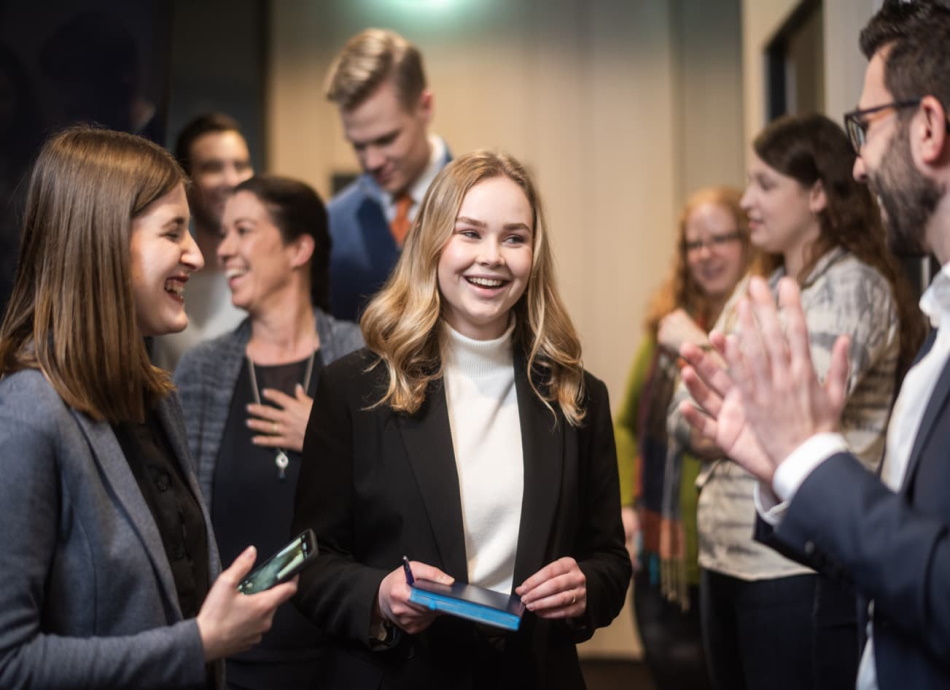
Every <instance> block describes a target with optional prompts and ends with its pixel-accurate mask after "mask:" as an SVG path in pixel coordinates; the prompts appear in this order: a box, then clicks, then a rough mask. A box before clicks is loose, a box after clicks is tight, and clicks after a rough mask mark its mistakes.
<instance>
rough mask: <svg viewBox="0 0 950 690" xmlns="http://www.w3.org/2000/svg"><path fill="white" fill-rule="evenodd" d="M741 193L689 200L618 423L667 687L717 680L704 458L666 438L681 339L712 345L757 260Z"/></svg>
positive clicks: (641, 625)
mask: <svg viewBox="0 0 950 690" xmlns="http://www.w3.org/2000/svg"><path fill="white" fill-rule="evenodd" d="M740 197H741V192H740V191H739V190H737V189H733V188H731V187H709V188H706V189H701V190H699V191H697V192H695V193H694V194H693V195H692V196H690V198H689V199H688V200H687V201H686V204H685V206H684V207H683V210H682V212H681V213H680V218H679V234H678V238H677V252H676V259H675V262H674V266H673V271H672V275H671V276H670V277H669V279H668V280H667V281H666V282H665V283H664V284H663V285H662V286H661V287H660V289H659V290H658V291H657V292H656V294H655V295H654V297H653V300H652V303H651V304H650V308H649V313H648V316H647V320H646V333H645V335H644V337H643V340H642V341H641V343H640V347H639V349H638V350H637V354H636V356H635V357H634V361H633V368H632V369H631V371H630V376H629V378H628V381H627V389H626V396H625V398H624V401H623V406H622V407H621V410H620V413H619V414H618V416H617V418H616V421H615V423H614V434H615V436H616V439H617V460H618V467H619V470H620V477H621V484H620V490H621V498H622V501H623V503H622V505H623V508H622V511H623V512H622V514H623V522H624V531H625V533H626V539H627V548H628V550H629V551H630V556H631V559H632V561H633V563H634V566H635V567H636V568H637V571H636V573H635V576H634V577H635V579H634V583H635V586H634V590H633V596H634V609H635V612H636V620H637V624H638V629H639V633H640V639H641V640H643V646H644V651H645V655H646V661H647V664H648V665H649V668H650V673H651V675H652V676H653V682H654V684H655V685H656V687H657V688H658V689H659V690H664V689H666V688H670V689H675V688H693V689H695V690H701V689H702V688H706V687H709V680H708V675H707V673H706V664H705V660H704V657H703V649H702V636H701V634H700V627H699V566H698V565H697V562H696V551H697V545H696V488H695V480H696V476H697V475H698V473H699V468H700V463H699V461H698V460H697V459H696V458H695V457H694V456H692V455H689V454H686V453H683V449H682V447H681V446H680V445H679V444H677V443H676V442H675V440H672V439H669V438H668V436H667V432H666V415H667V409H668V407H669V404H670V400H671V398H672V396H673V392H674V389H675V386H676V382H677V380H678V375H679V368H678V366H677V354H676V353H677V350H678V348H679V345H681V344H682V343H683V342H684V341H686V340H688V341H690V342H695V343H704V342H708V341H707V339H706V332H707V330H708V329H709V328H710V327H711V326H712V324H713V323H714V322H715V320H716V318H717V317H718V316H719V312H720V311H721V310H722V307H723V305H724V304H725V302H726V300H727V299H728V298H729V295H731V294H732V291H733V289H734V288H735V286H736V284H737V283H738V282H739V281H740V280H741V279H742V277H743V275H744V274H745V272H746V269H747V267H748V266H749V262H750V258H751V256H752V254H753V250H752V249H751V247H750V245H749V225H748V221H747V219H746V214H745V212H744V211H743V210H742V208H741V207H740V206H739V199H740ZM671 441H672V442H671Z"/></svg>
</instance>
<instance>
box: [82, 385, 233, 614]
mask: <svg viewBox="0 0 950 690" xmlns="http://www.w3.org/2000/svg"><path fill="white" fill-rule="evenodd" d="M176 411H177V405H176V404H175V403H173V402H172V399H171V397H168V398H165V399H164V400H162V401H160V402H159V403H158V405H157V407H156V412H157V414H158V418H159V420H161V423H162V425H163V426H164V427H165V430H166V432H167V435H168V440H169V443H170V444H171V447H172V450H173V451H174V453H175V456H176V458H177V459H178V462H179V464H180V465H181V466H182V468H183V469H184V470H185V472H184V474H185V476H186V478H187V481H188V486H189V488H190V489H191V492H192V493H193V494H194V495H195V496H196V497H198V496H199V495H200V492H199V489H198V485H197V482H196V481H195V478H194V473H193V472H191V471H190V466H189V464H188V449H187V447H186V444H185V435H184V421H183V420H182V418H181V415H180V414H175V412H176ZM70 412H71V413H72V415H73V417H75V418H76V421H77V422H78V423H79V427H80V428H81V429H82V431H83V434H84V435H85V436H86V438H87V439H88V441H89V446H90V449H91V450H92V457H93V460H94V461H95V462H96V464H97V465H98V466H99V467H100V468H101V470H102V475H103V477H104V478H105V480H106V481H107V482H108V483H109V485H110V486H111V488H112V490H113V492H114V494H115V496H116V498H117V500H118V502H119V503H120V504H121V506H122V508H123V509H124V511H125V513H126V514H127V515H128V516H129V520H130V522H131V523H132V526H133V528H134V530H135V532H136V534H137V535H138V537H139V539H141V540H142V543H143V544H144V546H145V551H146V553H148V556H149V559H150V560H151V561H152V566H153V568H154V570H155V576H156V577H157V578H158V581H159V582H160V583H161V587H162V592H163V593H164V595H165V598H166V605H167V606H168V607H169V609H170V610H171V611H172V612H173V614H174V617H175V618H176V619H177V620H181V618H182V614H181V608H180V607H179V605H178V593H177V591H176V589H175V579H174V576H173V575H172V571H171V566H170V565H169V563H168V557H167V556H166V555H165V547H164V546H163V544H162V537H161V535H160V534H159V531H158V527H157V526H156V524H155V519H154V518H153V517H152V513H151V511H150V510H149V507H148V504H147V503H146V502H145V498H144V497H143V496H142V491H141V489H139V485H138V483H137V482H136V480H135V476H134V475H133V474H132V470H131V469H130V468H129V463H128V462H127V461H126V459H125V455H124V454H123V453H122V448H121V446H120V445H119V441H118V440H117V439H116V437H115V433H114V432H113V431H112V427H111V425H110V424H109V423H108V422H96V421H93V420H92V419H91V418H90V417H88V416H87V415H85V414H84V413H82V412H78V411H76V410H74V409H72V408H70ZM198 502H199V505H201V509H202V514H203V515H204V518H205V526H206V529H207V530H208V543H209V544H210V545H211V554H210V576H211V580H212V581H214V579H215V578H216V577H217V574H218V571H219V570H220V568H219V566H218V562H217V561H218V558H217V549H215V548H214V546H213V544H214V536H213V534H212V532H211V529H210V527H209V526H208V525H209V523H208V516H207V511H206V510H205V508H204V504H203V502H202V501H201V500H200V499H199V501H198Z"/></svg>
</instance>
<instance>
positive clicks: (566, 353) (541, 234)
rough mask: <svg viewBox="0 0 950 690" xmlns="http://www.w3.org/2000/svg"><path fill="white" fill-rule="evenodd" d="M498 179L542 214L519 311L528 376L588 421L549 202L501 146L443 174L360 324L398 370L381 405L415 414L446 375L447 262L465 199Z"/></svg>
mask: <svg viewBox="0 0 950 690" xmlns="http://www.w3.org/2000/svg"><path fill="white" fill-rule="evenodd" d="M495 177H507V178H508V179H510V180H512V181H513V182H514V183H515V184H517V185H518V186H519V187H521V189H522V190H523V191H524V193H525V196H526V197H527V199H528V202H529V203H530V205H531V208H532V210H533V212H534V219H533V221H534V227H533V228H532V230H533V232H532V242H533V246H532V250H533V261H532V266H531V274H530V277H529V279H528V286H527V289H526V290H525V292H524V294H523V295H522V296H521V298H520V299H519V300H518V302H517V303H516V304H515V306H514V307H512V311H513V312H514V316H515V322H516V326H515V331H514V335H513V340H514V344H515V349H516V352H517V351H520V352H522V353H523V354H524V355H525V356H526V359H527V362H526V370H527V372H528V379H529V382H530V385H531V388H532V390H533V391H534V392H535V394H536V395H537V396H538V398H540V399H541V400H542V401H543V402H544V403H545V405H547V406H548V408H549V409H551V410H552V412H553V411H554V408H553V405H555V404H556V405H558V406H559V407H560V409H561V412H562V413H563V414H564V416H565V417H566V418H567V420H568V422H569V423H570V424H572V425H575V426H576V425H578V424H579V423H580V422H581V420H582V419H583V418H584V409H583V405H582V400H583V396H584V383H583V382H584V371H583V367H582V364H581V345H580V340H579V339H578V337H577V334H576V332H575V330H574V325H573V324H572V323H571V319H570V317H569V316H568V314H567V310H566V309H565V308H564V303H563V302H562V300H561V297H560V295H559V293H558V290H557V286H556V284H555V279H554V263H553V260H552V258H551V250H550V246H549V242H548V238H547V229H546V226H545V223H544V216H543V211H542V208H541V200H540V198H539V197H538V194H537V192H536V190H535V187H534V183H533V182H532V181H531V178H530V176H529V175H528V173H527V171H526V170H525V169H524V167H523V166H522V165H521V164H520V163H519V162H518V161H517V160H515V159H514V158H513V157H512V156H510V155H508V154H505V153H497V152H492V151H475V152H473V153H470V154H468V155H465V156H462V157H461V158H458V159H456V160H455V161H453V162H452V163H450V164H449V165H448V166H446V167H445V168H444V169H443V170H442V171H441V172H440V173H439V174H438V176H437V177H436V178H435V180H434V181H433V182H432V185H431V186H430V187H429V190H428V192H426V195H425V198H424V199H423V201H422V206H421V208H420V210H419V214H418V216H417V217H416V220H415V222H414V223H413V225H412V228H411V229H410V231H409V234H408V235H407V236H406V243H405V246H404V248H403V252H402V256H401V257H400V258H399V262H398V263H397V264H396V268H395V269H394V270H393V274H392V275H391V276H390V278H389V280H388V281H387V283H386V285H385V286H384V287H383V289H382V290H381V291H380V292H379V294H378V295H377V296H376V297H375V298H374V299H373V300H372V302H370V304H369V305H368V306H367V308H366V311H365V312H364V314H363V318H362V319H361V320H360V326H361V327H362V329H363V336H364V338H365V339H366V344H367V346H368V347H369V349H370V350H372V351H373V352H375V353H376V354H378V355H379V357H380V358H381V360H382V362H383V364H384V365H385V366H386V369H387V371H388V373H389V381H388V386H387V389H386V391H385V393H384V394H383V396H382V398H381V399H380V400H379V401H377V402H376V404H377V405H380V404H387V405H389V406H390V407H391V408H392V409H394V410H396V411H399V412H406V413H409V414H411V413H414V412H416V411H417V410H418V409H419V407H420V406H421V405H422V403H423V401H424V400H425V395H426V389H427V387H428V385H429V383H430V382H432V381H434V380H437V379H439V378H441V376H442V358H441V346H442V342H441V339H442V337H443V336H442V333H443V329H442V328H441V316H442V297H441V293H440V292H439V284H438V278H437V273H438V266H439V259H440V257H441V256H442V251H443V249H444V248H445V245H446V243H447V242H448V241H449V238H450V237H451V235H452V232H453V230H454V228H455V221H456V217H457V216H458V212H459V208H460V207H461V205H462V200H463V199H464V198H465V195H466V194H467V193H468V191H469V190H470V189H471V188H472V187H474V186H475V185H476V184H478V183H479V182H482V181H483V180H487V179H491V178H495Z"/></svg>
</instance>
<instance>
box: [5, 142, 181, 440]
mask: <svg viewBox="0 0 950 690" xmlns="http://www.w3.org/2000/svg"><path fill="white" fill-rule="evenodd" d="M186 179H187V178H186V177H185V174H184V172H183V171H182V169H181V167H179V165H178V163H176V162H175V159H174V158H173V157H172V156H171V155H170V154H169V153H168V152H167V151H165V150H164V149H162V148H161V147H159V146H158V145H156V144H153V143H152V142H150V141H147V140H146V139H143V138H141V137H137V136H133V135H131V134H125V133H122V132H114V131H111V130H107V129H101V128H95V127H90V126H79V127H72V128H69V129H66V130H63V131H61V132H59V133H58V134H55V135H53V136H52V137H51V138H50V139H48V140H47V141H46V143H45V144H44V145H43V147H42V149H41V150H40V153H39V157H38V158H37V161H36V164H35V165H34V167H33V172H32V174H31V177H30V183H29V189H28V192H27V201H26V210H25V213H24V222H23V233H22V239H21V245H20V254H19V261H18V268H17V276H16V281H15V283H14V287H13V293H12V295H11V297H10V303H9V306H8V309H7V313H6V316H5V317H4V320H3V323H2V325H0V377H2V376H6V375H9V374H12V373H14V372H16V371H20V370H22V369H39V370H40V371H42V372H43V374H44V376H46V378H47V379H48V380H49V382H50V384H51V385H52V386H53V388H54V389H55V390H56V392H57V393H58V394H59V395H60V397H61V398H62V399H63V401H64V402H65V403H66V404H67V405H69V406H70V407H73V408H75V409H77V410H79V411H81V412H85V413H86V414H88V415H89V416H90V417H92V418H93V419H95V420H97V421H102V420H107V421H109V422H110V423H116V422H119V421H142V420H143V419H144V417H145V405H146V401H154V400H156V399H158V398H160V397H162V396H165V395H167V394H168V393H170V392H171V391H172V390H173V386H172V383H171V379H170V378H169V376H168V372H166V371H163V370H162V369H159V368H157V367H154V366H152V364H151V362H150V361H149V357H148V353H147V351H146V349H145V343H144V340H143V337H142V334H141V332H140V331H139V328H138V321H137V319H136V314H135V306H134V301H133V297H132V273H131V267H130V263H131V259H130V249H129V246H130V242H129V237H130V234H131V231H132V220H133V219H134V218H136V217H138V216H139V215H141V214H142V213H144V212H145V210H146V209H147V208H148V206H149V205H150V204H152V203H153V202H154V201H156V200H158V199H159V198H161V197H163V196H165V195H166V194H168V193H169V192H171V191H172V190H173V189H174V188H175V187H176V186H177V185H179V184H183V183H185V181H186Z"/></svg>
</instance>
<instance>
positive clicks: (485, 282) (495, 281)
mask: <svg viewBox="0 0 950 690" xmlns="http://www.w3.org/2000/svg"><path fill="white" fill-rule="evenodd" d="M465 280H467V281H468V282H469V283H471V284H472V285H475V286H477V287H483V288H500V287H502V286H504V285H507V284H508V282H509V281H507V280H502V279H501V278H476V277H466V278H465Z"/></svg>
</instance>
